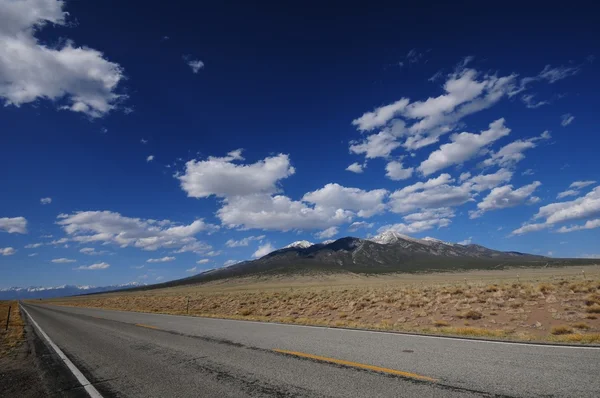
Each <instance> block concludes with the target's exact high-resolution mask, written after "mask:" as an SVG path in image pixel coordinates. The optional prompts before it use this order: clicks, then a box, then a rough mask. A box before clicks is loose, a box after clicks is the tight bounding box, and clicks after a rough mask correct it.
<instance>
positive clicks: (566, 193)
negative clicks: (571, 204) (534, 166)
mask: <svg viewBox="0 0 600 398" xmlns="http://www.w3.org/2000/svg"><path fill="white" fill-rule="evenodd" d="M577 195H579V191H576V190H574V189H567V190H566V191H562V192H559V193H558V195H556V199H562V198H566V197H567V196H577Z"/></svg>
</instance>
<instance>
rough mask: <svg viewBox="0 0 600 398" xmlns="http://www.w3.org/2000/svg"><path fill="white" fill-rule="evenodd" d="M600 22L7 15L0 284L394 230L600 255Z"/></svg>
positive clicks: (170, 273)
mask: <svg viewBox="0 0 600 398" xmlns="http://www.w3.org/2000/svg"><path fill="white" fill-rule="evenodd" d="M596 11H597V10H594V9H590V6H581V7H575V6H574V7H569V8H563V7H560V8H552V7H551V6H549V5H548V4H545V6H544V7H537V6H535V7H534V6H531V9H528V8H526V7H523V6H521V8H520V9H519V11H518V12H515V9H513V8H511V7H508V6H506V8H502V7H500V6H494V7H488V6H485V5H483V4H481V3H480V2H473V3H471V4H469V3H464V4H463V5H462V6H461V7H457V6H456V5H450V4H444V3H442V4H441V5H440V4H438V5H432V4H429V3H428V4H427V5H418V4H417V5H414V4H411V5H405V6H400V5H398V3H397V2H395V3H387V4H386V3H379V4H375V3H368V4H366V3H365V4H363V5H360V6H354V5H350V4H349V3H347V2H340V3H335V2H328V4H327V5H323V3H322V2H314V3H313V2H302V3H301V4H300V3H294V4H263V5H260V4H259V5H257V4H254V3H252V4H251V3H248V2H212V3H206V2H178V3H177V4H176V5H175V4H170V5H169V7H165V5H164V4H163V3H160V2H150V3H148V2H146V1H144V2H142V1H128V2H125V3H124V2H117V1H109V0H105V1H85V2H78V1H57V0H0V101H1V102H2V104H3V106H2V107H1V108H0V131H1V135H0V187H1V188H0V271H1V275H2V277H1V278H0V288H7V287H10V286H56V285H62V284H80V285H96V286H103V285H111V284H120V283H129V282H134V281H137V282H140V283H156V282H160V281H167V280H171V279H177V278H182V277H186V276H189V275H193V274H195V273H199V272H201V271H203V270H207V269H211V268H217V267H222V266H224V265H227V264H231V263H233V262H236V261H243V260H248V259H252V258H257V257H260V256H262V255H265V254H267V253H269V252H270V251H273V250H275V249H277V248H281V247H284V246H286V245H288V244H289V243H291V242H294V241H298V240H308V241H310V242H322V241H324V240H328V239H337V238H341V237H344V236H356V237H361V238H366V237H370V236H373V235H376V234H378V233H381V232H383V231H386V230H394V231H396V232H399V233H402V234H406V235H410V236H413V237H418V238H422V237H426V236H430V237H435V238H438V239H442V240H444V241H450V242H460V243H462V244H468V243H477V244H481V245H484V246H487V247H490V248H493V249H498V250H516V251H521V252H528V253H534V254H542V255H548V256H553V257H594V258H599V257H600V245H599V242H600V172H599V170H600V157H599V156H598V149H599V148H600V138H599V134H598V105H599V102H598V99H597V93H598V92H599V91H600V79H599V78H598V63H599V62H600V61H599V60H598V59H597V58H596V57H597V55H598V43H600V42H599V41H598V40H597V38H598V37H600V29H599V28H598V26H597V24H596V21H595V18H594V16H595V15H597V12H596Z"/></svg>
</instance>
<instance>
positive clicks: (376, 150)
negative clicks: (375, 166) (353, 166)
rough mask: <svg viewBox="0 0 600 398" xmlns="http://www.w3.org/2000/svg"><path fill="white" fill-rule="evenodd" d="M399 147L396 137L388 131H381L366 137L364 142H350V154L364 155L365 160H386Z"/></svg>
mask: <svg viewBox="0 0 600 398" xmlns="http://www.w3.org/2000/svg"><path fill="white" fill-rule="evenodd" d="M400 145H401V143H400V142H398V141H397V137H396V136H394V135H393V134H391V133H390V132H388V131H381V132H379V133H377V134H371V135H369V136H367V138H366V139H365V140H362V141H351V142H350V152H351V153H355V154H357V155H360V154H364V155H365V157H366V158H367V159H373V158H387V157H389V156H390V154H391V153H392V151H393V150H394V149H396V148H398V147H399V146H400Z"/></svg>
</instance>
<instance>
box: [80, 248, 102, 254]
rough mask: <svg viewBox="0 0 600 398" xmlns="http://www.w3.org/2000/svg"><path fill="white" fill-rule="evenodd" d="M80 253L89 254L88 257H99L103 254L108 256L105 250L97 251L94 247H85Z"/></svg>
mask: <svg viewBox="0 0 600 398" xmlns="http://www.w3.org/2000/svg"><path fill="white" fill-rule="evenodd" d="M79 252H80V253H83V254H87V255H88V256H99V255H101V254H106V253H107V252H106V251H104V250H101V251H97V250H96V249H94V248H93V247H84V248H83V249H81V250H79Z"/></svg>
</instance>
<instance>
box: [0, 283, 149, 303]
mask: <svg viewBox="0 0 600 398" xmlns="http://www.w3.org/2000/svg"><path fill="white" fill-rule="evenodd" d="M145 285H146V284H145V283H138V282H131V283H124V284H121V285H112V286H99V287H96V286H85V285H83V286H76V285H62V286H55V287H41V286H30V287H9V288H5V289H0V300H25V299H37V298H53V297H65V296H76V295H79V294H89V293H101V292H110V291H114V290H122V289H129V288H132V287H141V286H145Z"/></svg>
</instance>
